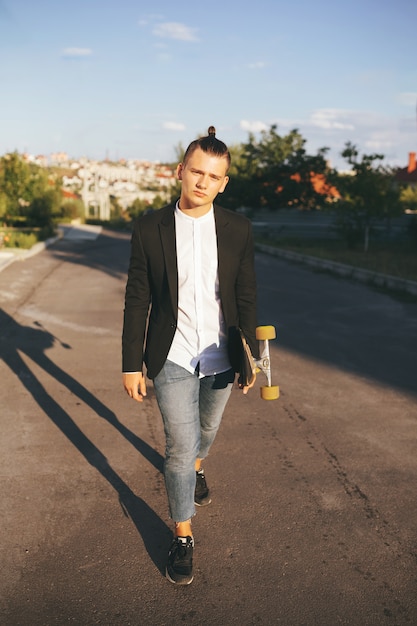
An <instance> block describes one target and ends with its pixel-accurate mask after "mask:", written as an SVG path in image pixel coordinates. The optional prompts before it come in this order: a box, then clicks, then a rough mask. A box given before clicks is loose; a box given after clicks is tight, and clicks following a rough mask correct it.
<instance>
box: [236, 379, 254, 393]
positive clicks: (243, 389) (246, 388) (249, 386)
mask: <svg viewBox="0 0 417 626" xmlns="http://www.w3.org/2000/svg"><path fill="white" fill-rule="evenodd" d="M255 382H256V376H254V378H253V381H252V382H251V384H250V385H242V384H240V383H239V389H242V391H243V395H244V396H246V394H247V393H248V391H249V389H252V387H253V386H254V384H255Z"/></svg>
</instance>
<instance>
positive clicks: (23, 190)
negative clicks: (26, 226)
mask: <svg viewBox="0 0 417 626" xmlns="http://www.w3.org/2000/svg"><path fill="white" fill-rule="evenodd" d="M48 187H49V184H48V173H47V171H46V170H44V169H42V168H41V167H39V166H38V165H34V164H30V163H26V161H24V160H23V159H22V157H21V156H20V155H19V154H18V153H17V152H11V153H10V154H6V155H4V156H3V157H2V158H1V159H0V195H1V196H2V197H3V201H2V204H3V219H4V220H5V221H9V219H10V218H13V217H15V216H20V215H26V214H27V213H28V212H30V208H29V207H30V205H31V204H32V202H33V201H34V200H35V198H38V197H40V196H42V195H43V194H44V193H45V192H46V191H47V190H48ZM4 198H5V200H4ZM4 205H6V207H5V209H4Z"/></svg>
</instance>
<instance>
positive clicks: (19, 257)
mask: <svg viewBox="0 0 417 626" xmlns="http://www.w3.org/2000/svg"><path fill="white" fill-rule="evenodd" d="M58 233H59V234H58V235H57V236H56V237H50V238H49V239H45V241H38V243H35V245H34V246H32V247H31V248H30V249H29V250H19V248H10V249H6V250H1V251H0V272H1V271H2V270H4V269H6V267H9V265H11V264H12V263H14V262H15V261H25V260H26V259H29V258H30V257H32V256H34V255H35V254H38V253H39V252H42V250H45V248H48V247H49V246H51V245H52V244H53V243H55V242H56V241H58V239H62V237H63V232H62V231H61V230H59V231H58Z"/></svg>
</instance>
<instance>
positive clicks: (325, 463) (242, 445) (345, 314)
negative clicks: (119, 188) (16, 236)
mask: <svg viewBox="0 0 417 626" xmlns="http://www.w3.org/2000/svg"><path fill="white" fill-rule="evenodd" d="M67 234H68V233H67ZM128 255H129V236H128V234H117V233H111V232H107V231H103V232H102V234H101V235H100V236H99V237H98V238H97V239H94V238H91V239H90V240H78V239H77V237H76V236H72V237H70V238H68V237H66V238H65V239H64V240H62V241H59V242H57V243H56V244H54V245H53V246H52V247H50V248H48V249H47V250H44V251H43V252H41V253H39V254H38V255H36V256H34V257H32V258H30V259H27V260H26V261H22V262H15V263H13V264H12V265H10V266H9V267H7V268H6V269H5V270H4V271H3V272H1V273H0V307H1V308H0V349H1V356H2V361H1V363H0V380H1V385H0V406H1V412H0V420H1V432H2V436H1V439H0V467H1V487H0V489H1V492H0V512H1V531H0V532H1V539H2V540H1V545H0V558H1V564H2V565H1V568H0V596H1V612H0V623H1V624H4V626H15V625H20V626H26V625H27V626H38V625H39V626H41V625H42V626H46V625H47V626H49V625H52V624H77V625H80V626H87V625H93V624H104V625H108V626H125V625H135V626H136V625H140V626H142V625H143V626H148V625H149V626H153V625H155V626H162V625H177V624H191V625H208V626H218V625H219V624H221V625H230V624H239V625H244V626H246V625H255V624H264V625H268V626H269V625H271V624H283V625H284V626H302V625H303V626H312V625H317V626H335V625H336V624H349V625H354V626H383V625H387V626H400V625H406V624H407V625H410V624H411V625H413V624H417V562H416V556H417V545H416V541H417V522H416V520H417V498H416V474H417V445H416V427H417V404H416V399H417V374H416V370H417V368H416V365H417V357H416V355H417V304H416V303H413V302H407V301H401V300H398V299H395V298H394V297H393V296H391V295H389V294H384V293H379V292H377V291H373V290H371V289H368V288H367V287H365V286H363V285H358V284H355V283H351V282H349V281H346V280H343V279H340V278H335V277H332V276H329V275H326V274H320V273H313V272H312V271H311V270H308V269H306V268H304V267H300V266H297V265H291V264H288V263H287V262H285V261H283V260H279V259H276V258H270V257H268V256H263V255H258V256H257V272H258V282H259V300H260V315H259V321H260V323H262V324H274V325H275V326H276V327H277V331H278V338H277V340H276V341H275V342H273V344H272V357H273V363H272V366H273V382H274V383H275V384H279V385H280V389H281V397H280V399H279V400H277V401H273V402H265V401H262V400H261V399H260V397H259V385H260V384H261V382H262V381H261V379H259V381H257V384H256V388H255V389H254V390H252V392H251V393H250V394H249V395H248V396H247V397H243V396H242V395H241V393H240V392H239V391H238V390H237V389H236V390H234V391H233V394H232V398H231V401H230V403H229V405H228V407H227V410H226V413H225V416H224V420H223V423H222V427H221V430H220V432H219V435H218V438H217V440H216V442H215V445H214V447H213V450H212V453H211V454H210V456H209V458H208V459H207V461H206V463H205V469H206V474H207V478H208V482H209V486H210V487H211V489H212V496H213V502H212V504H211V505H210V506H209V507H207V508H205V509H201V510H199V511H198V514H197V516H196V518H195V520H194V533H195V538H196V549H195V579H194V582H193V583H192V585H190V586H188V587H186V588H182V587H181V588H178V587H176V586H174V585H172V584H170V583H169V582H168V581H167V580H166V579H165V578H164V576H163V572H164V566H165V559H166V553H167V549H168V547H169V543H170V539H171V523H170V520H169V517H168V512H167V505H166V496H165V491H164V483H163V477H162V474H161V469H162V460H163V450H164V437H163V430H162V425H161V420H160V418H159V413H158V410H157V407H156V403H155V398H154V396H153V393H152V385H151V384H149V396H148V398H147V399H146V402H144V403H143V405H138V404H136V403H134V402H133V401H132V400H130V399H129V398H128V397H127V395H126V394H125V393H124V392H123V390H122V387H121V375H120V361H121V359H120V333H121V324H122V308H123V296H124V286H125V280H126V270H127V263H128Z"/></svg>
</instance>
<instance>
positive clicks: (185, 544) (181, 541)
mask: <svg viewBox="0 0 417 626" xmlns="http://www.w3.org/2000/svg"><path fill="white" fill-rule="evenodd" d="M193 549H194V539H193V538H192V537H189V536H188V537H175V539H174V541H173V542H172V545H171V548H170V551H169V554H168V563H167V567H166V577H167V578H168V580H169V581H170V582H172V583H176V584H177V585H189V584H190V583H191V582H192V581H193V578H194V576H193Z"/></svg>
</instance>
